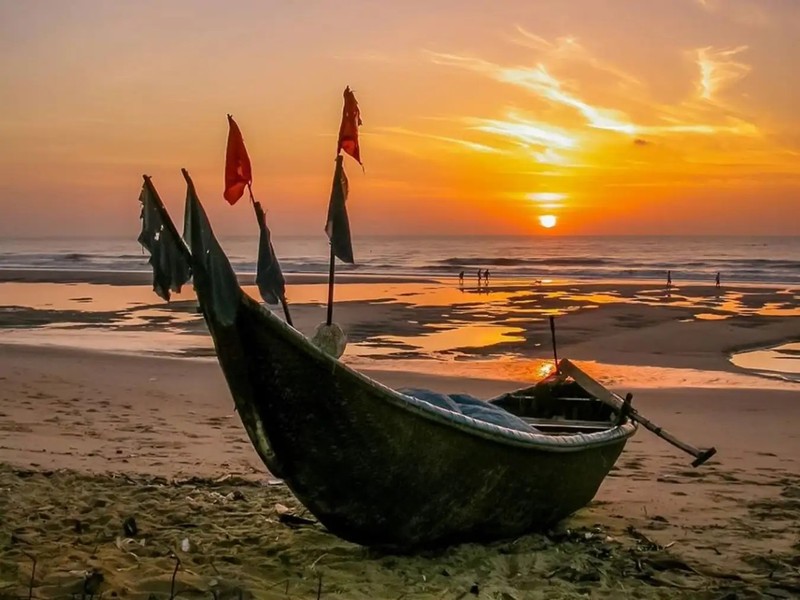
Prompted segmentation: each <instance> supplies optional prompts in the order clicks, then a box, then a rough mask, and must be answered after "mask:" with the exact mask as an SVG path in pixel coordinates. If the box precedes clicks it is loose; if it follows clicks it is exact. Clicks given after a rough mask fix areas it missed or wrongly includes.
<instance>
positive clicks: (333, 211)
mask: <svg viewBox="0 0 800 600" xmlns="http://www.w3.org/2000/svg"><path fill="white" fill-rule="evenodd" d="M343 162H344V157H343V156H342V155H339V156H337V157H336V171H335V172H334V174H333V186H332V187H331V199H330V203H329V204H328V220H327V222H326V223H325V233H326V234H327V235H328V239H329V240H330V241H331V249H332V250H333V253H334V255H336V256H337V257H338V258H339V260H342V261H344V262H346V263H351V264H352V263H353V262H355V261H354V260H353V244H352V241H351V240H350V220H349V219H348V217H347V205H346V202H347V193H348V183H347V174H346V173H345V172H344V164H343Z"/></svg>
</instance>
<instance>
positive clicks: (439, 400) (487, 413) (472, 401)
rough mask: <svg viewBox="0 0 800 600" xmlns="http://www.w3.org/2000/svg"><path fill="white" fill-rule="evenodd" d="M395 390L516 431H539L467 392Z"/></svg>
mask: <svg viewBox="0 0 800 600" xmlns="http://www.w3.org/2000/svg"><path fill="white" fill-rule="evenodd" d="M397 391H399V392H400V393H401V394H405V395H406V396H412V397H413V398H416V399H418V400H422V401H424V402H427V403H428V404H432V405H434V406H438V407H439V408H443V409H445V410H449V411H450V412H454V413H461V414H463V415H467V416H468V417H472V418H473V419H477V420H478V421H484V422H485V423H492V424H494V425H500V426H501V427H508V428H509V429H514V430H516V431H524V432H525V433H538V432H539V430H538V429H536V428H535V427H532V426H530V425H528V424H527V423H526V422H525V421H523V420H522V419H520V418H519V417H517V416H515V415H512V414H511V413H510V412H507V411H505V410H503V409H502V408H500V407H499V406H495V405H494V404H490V403H489V402H484V401H483V400H479V399H478V398H475V397H474V396H470V395H468V394H449V395H448V394H441V393H439V392H434V391H432V390H426V389H422V388H403V389H400V390H397Z"/></svg>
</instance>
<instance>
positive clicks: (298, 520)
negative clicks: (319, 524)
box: [278, 513, 316, 527]
mask: <svg viewBox="0 0 800 600" xmlns="http://www.w3.org/2000/svg"><path fill="white" fill-rule="evenodd" d="M278 521H280V522H281V523H283V524H284V525H288V526H289V527H302V526H304V525H314V524H316V521H312V520H311V519H306V518H304V517H298V516H297V515H293V514H291V513H283V514H279V515H278Z"/></svg>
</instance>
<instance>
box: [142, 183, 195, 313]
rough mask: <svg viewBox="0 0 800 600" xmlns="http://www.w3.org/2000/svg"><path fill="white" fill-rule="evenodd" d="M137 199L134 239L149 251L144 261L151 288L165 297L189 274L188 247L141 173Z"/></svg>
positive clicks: (179, 287) (151, 184)
mask: <svg viewBox="0 0 800 600" xmlns="http://www.w3.org/2000/svg"><path fill="white" fill-rule="evenodd" d="M139 202H141V204H142V214H141V216H140V218H141V219H142V231H141V233H140V234H139V238H138V241H139V243H140V244H141V245H142V246H143V247H144V248H145V249H146V250H147V251H148V252H149V253H150V260H149V261H148V262H149V263H150V265H151V266H152V267H153V291H155V293H156V294H158V295H159V296H160V297H161V298H163V299H164V300H167V301H169V299H170V291H172V292H176V293H179V292H180V291H181V286H183V284H185V283H186V282H187V281H189V278H190V277H191V276H192V269H191V266H190V262H189V261H190V259H191V257H190V255H189V250H188V248H187V247H186V244H184V243H183V240H181V237H180V235H178V230H177V229H175V225H174V224H173V222H172V219H170V217H169V213H167V209H166V208H165V207H164V203H163V202H161V198H159V196H158V192H157V191H156V188H155V186H154V185H153V182H152V181H150V178H149V177H148V176H147V175H145V176H144V185H142V192H141V194H139Z"/></svg>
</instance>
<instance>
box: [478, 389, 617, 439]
mask: <svg viewBox="0 0 800 600" xmlns="http://www.w3.org/2000/svg"><path fill="white" fill-rule="evenodd" d="M490 402H491V403H492V404H494V405H495V406H499V407H500V408H502V409H504V410H506V411H508V412H510V413H511V414H513V415H515V416H517V417H519V418H521V419H523V420H524V421H525V422H526V423H528V424H529V425H532V426H533V427H535V428H536V429H538V430H539V431H541V432H542V433H549V434H553V435H557V434H561V435H563V434H570V433H591V432H594V431H603V430H605V429H609V428H610V427H613V426H615V425H616V424H617V413H616V412H615V411H614V410H613V409H612V408H611V407H610V406H608V405H607V404H604V403H603V402H600V401H599V400H597V399H596V398H594V397H592V396H591V394H589V393H588V392H587V391H586V390H584V389H583V388H582V387H581V386H579V385H578V384H577V383H575V382H574V381H568V382H563V381H552V380H545V381H543V382H540V383H538V384H536V385H534V386H532V387H530V388H525V389H521V390H516V391H514V392H510V393H508V394H503V395H502V396H499V397H498V398H495V399H493V400H491V401H490Z"/></svg>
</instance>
